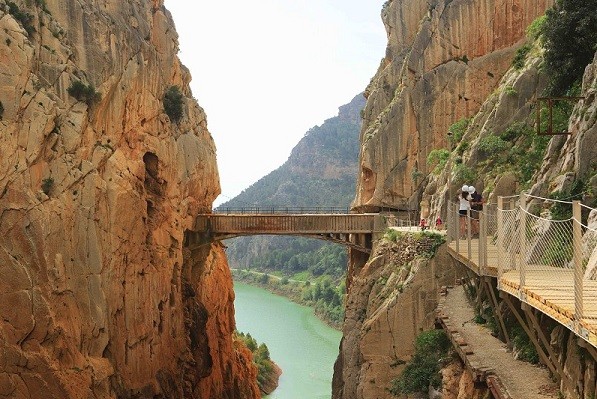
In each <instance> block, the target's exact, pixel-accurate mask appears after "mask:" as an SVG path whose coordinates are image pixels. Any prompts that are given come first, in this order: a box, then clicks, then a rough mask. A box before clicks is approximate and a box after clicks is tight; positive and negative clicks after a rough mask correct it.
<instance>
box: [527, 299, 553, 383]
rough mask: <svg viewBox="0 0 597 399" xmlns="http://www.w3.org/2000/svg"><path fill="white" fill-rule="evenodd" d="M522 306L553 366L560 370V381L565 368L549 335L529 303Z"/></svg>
mask: <svg viewBox="0 0 597 399" xmlns="http://www.w3.org/2000/svg"><path fill="white" fill-rule="evenodd" d="M521 307H522V310H523V311H524V313H525V315H526V317H527V320H529V321H530V322H531V324H532V326H533V330H534V331H535V333H537V336H538V337H539V339H540V340H541V343H542V344H543V347H544V348H545V350H547V354H548V358H549V359H550V361H551V362H552V364H553V366H554V367H555V368H556V369H557V370H558V374H557V375H556V378H557V379H558V381H559V380H560V379H561V377H562V376H563V375H564V370H563V368H562V365H561V364H560V362H558V357H557V355H556V354H555V352H554V351H553V348H552V347H551V345H550V343H549V341H548V340H547V337H546V336H545V334H544V333H543V330H542V329H541V325H540V324H539V320H537V316H535V313H533V308H531V307H530V306H529V305H527V304H525V303H523V304H522V306H521Z"/></svg>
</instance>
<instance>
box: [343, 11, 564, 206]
mask: <svg viewBox="0 0 597 399" xmlns="http://www.w3.org/2000/svg"><path fill="white" fill-rule="evenodd" d="M552 3H553V1H552V0H474V1H473V0H462V1H451V0H434V1H406V0H389V1H388V2H387V3H386V4H385V6H384V9H383V11H382V19H383V21H384V24H385V26H386V30H387V32H388V46H387V49H386V55H385V58H384V59H383V60H382V63H381V65H380V67H379V69H378V71H377V74H376V75H375V77H374V78H373V79H372V82H371V84H370V85H369V87H368V88H367V90H366V95H367V96H368V99H367V106H366V107H365V110H364V121H363V129H362V130H361V142H362V149H361V155H360V177H359V179H358V182H357V193H356V197H355V201H354V205H355V206H356V207H358V208H362V209H371V208H375V207H377V206H381V205H385V206H393V207H396V208H398V207H400V208H403V209H404V208H406V207H409V208H410V209H418V208H417V206H418V201H419V199H420V194H421V192H422V191H423V189H424V186H423V185H422V184H423V179H422V178H421V176H426V175H427V174H428V172H429V171H428V170H427V169H428V166H427V162H426V160H427V155H428V154H429V153H430V152H431V151H432V150H433V149H437V148H448V143H447V134H446V133H447V131H448V128H449V126H450V125H451V124H453V123H454V122H455V121H457V120H459V119H461V118H464V117H470V116H472V115H474V114H475V113H476V112H477V111H478V110H479V108H480V107H481V105H482V104H483V102H484V101H485V99H486V98H487V97H488V95H489V94H490V93H491V92H492V91H493V90H494V89H495V88H496V87H497V85H498V82H499V81H500V79H501V78H502V76H503V74H504V73H505V72H506V71H507V70H508V69H509V68H510V65H511V60H512V58H513V56H514V53H515V51H516V49H517V48H518V47H519V46H520V44H521V43H522V41H523V39H524V37H525V29H526V27H527V26H528V25H529V24H530V23H531V22H532V21H533V20H534V19H535V18H536V17H537V16H540V15H543V13H544V12H545V10H546V9H547V8H548V7H549V6H551V4H552ZM417 176H418V178H417Z"/></svg>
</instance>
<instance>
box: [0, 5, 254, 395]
mask: <svg viewBox="0 0 597 399" xmlns="http://www.w3.org/2000/svg"><path fill="white" fill-rule="evenodd" d="M16 3H17V6H18V7H19V8H20V10H21V11H22V12H27V13H29V14H31V16H32V19H31V22H30V23H27V22H26V21H23V20H18V19H17V18H16V17H15V15H16V13H15V12H14V10H11V11H10V12H5V11H0V28H1V29H0V65H1V66H0V74H1V76H2V78H1V79H0V101H2V108H3V109H4V112H3V113H2V120H0V133H1V134H0V316H1V317H0V397H11V398H13V397H14V398H88V397H96V398H116V397H123V398H147V397H163V398H166V397H172V398H180V397H185V398H258V397H259V391H258V388H257V385H256V383H255V375H256V370H255V369H254V367H253V366H252V363H251V356H250V353H249V352H247V351H246V350H245V348H242V347H238V346H237V345H235V344H234V343H233V340H232V332H233V330H234V328H235V325H234V307H233V299H234V293H233V291H232V280H231V277H230V274H229V272H228V268H227V265H226V260H225V256H224V252H223V250H222V248H220V247H219V246H217V245H214V246H207V247H205V248H203V249H201V250H200V251H194V252H191V251H188V250H186V251H185V250H184V248H183V241H184V232H185V230H186V229H190V228H191V227H192V225H193V222H194V215H195V214H196V213H197V212H199V211H205V210H209V209H211V204H212V202H213V200H214V199H215V197H216V196H217V195H218V193H219V190H220V188H219V177H218V172H217V165H216V158H215V146H214V143H213V140H212V137H211V135H210V134H209V132H208V130H207V122H206V116H205V114H204V112H203V110H202V109H201V108H200V107H199V106H198V105H197V103H196V101H195V100H194V99H193V98H192V95H191V93H190V89H189V86H188V83H189V81H190V76H189V74H188V71H187V70H186V69H185V68H184V67H183V66H182V65H181V64H180V62H179V60H178V58H177V56H176V53H177V51H178V44H177V36H176V31H175V29H174V24H173V22H172V18H171V16H170V14H169V13H168V11H167V10H166V9H165V8H164V6H163V2H162V1H161V0H154V1H151V2H150V1H140V2H122V1H116V0H108V1H103V2H96V1H91V0H78V1H75V0H65V1H60V2H46V3H47V6H43V7H42V6H37V7H36V6H29V7H28V6H27V5H26V2H25V1H17V2H16ZM24 23H25V25H23V24H24ZM77 81H80V82H82V83H83V84H85V85H86V86H87V85H88V86H89V87H92V88H93V89H94V90H95V91H97V92H99V93H100V94H99V95H98V96H96V97H95V99H93V100H85V99H82V98H80V97H79V99H77V98H75V96H74V94H73V93H72V89H71V90H70V91H69V88H72V87H73V83H75V82H77ZM171 86H178V87H179V88H180V91H181V93H182V94H183V99H182V104H181V105H182V111H183V117H182V119H181V120H180V121H179V122H178V123H173V122H172V121H171V120H170V119H169V118H168V116H167V115H166V113H165V112H164V105H163V103H162V99H163V96H164V93H165V92H166V90H167V89H168V88H169V87H171Z"/></svg>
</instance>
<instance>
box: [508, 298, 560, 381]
mask: <svg viewBox="0 0 597 399" xmlns="http://www.w3.org/2000/svg"><path fill="white" fill-rule="evenodd" d="M504 301H505V302H506V304H507V305H508V307H509V308H510V310H511V311H512V314H514V316H515V317H516V320H518V323H519V324H520V326H521V327H522V328H523V329H524V332H526V333H527V336H528V337H529V339H530V340H531V342H532V343H533V345H534V346H535V349H536V350H537V354H538V355H539V358H540V359H541V361H542V362H543V364H545V365H546V366H547V368H549V370H550V371H551V374H553V375H555V374H556V369H555V367H554V366H553V364H551V361H550V360H549V358H548V357H547V354H546V353H545V351H544V350H543V348H542V347H541V345H540V344H539V341H537V338H536V337H535V335H534V334H533V332H532V331H531V330H530V328H529V326H527V323H526V322H525V320H524V319H523V318H522V316H521V315H520V313H518V309H516V307H515V306H514V304H513V303H512V301H511V299H510V296H506V297H505V298H504Z"/></svg>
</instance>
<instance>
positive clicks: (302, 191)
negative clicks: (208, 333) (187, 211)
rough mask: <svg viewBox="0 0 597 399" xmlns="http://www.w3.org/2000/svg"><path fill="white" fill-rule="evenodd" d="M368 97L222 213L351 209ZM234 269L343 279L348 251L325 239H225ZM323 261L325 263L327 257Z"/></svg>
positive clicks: (313, 133)
mask: <svg viewBox="0 0 597 399" xmlns="http://www.w3.org/2000/svg"><path fill="white" fill-rule="evenodd" d="M364 106H365V98H364V96H363V94H362V93H361V94H358V95H357V96H355V97H354V98H353V99H352V101H351V102H350V103H348V104H346V105H343V106H341V107H340V108H339V112H338V115H337V116H335V117H333V118H330V119H327V120H326V121H325V122H324V123H323V124H322V125H321V126H315V127H313V128H311V129H310V130H309V131H308V132H307V133H305V136H304V137H303V138H302V139H301V140H300V142H299V143H298V144H297V145H296V147H295V148H294V149H293V150H292V152H291V154H290V157H289V158H288V160H287V161H286V162H285V163H284V164H283V165H282V166H280V167H279V168H278V169H276V170H274V171H273V172H271V173H269V174H268V175H267V176H265V177H263V178H261V179H260V180H259V181H257V182H256V183H254V184H253V185H251V186H250V187H249V188H247V189H246V190H244V191H243V192H242V193H240V194H239V195H238V196H236V197H235V198H233V199H231V200H230V201H228V202H225V203H223V204H221V205H220V206H219V207H218V209H224V208H239V207H246V206H288V207H300V206H304V207H317V206H325V207H328V206H330V207H331V206H333V207H346V208H348V207H349V206H350V203H351V201H352V200H353V199H354V193H355V187H356V177H357V164H358V155H359V147H360V143H359V131H360V128H361V116H360V114H361V110H362V109H363V107H364ZM226 245H227V246H228V248H227V250H226V254H227V256H228V262H229V264H230V266H231V267H232V268H247V267H251V268H254V269H260V270H266V271H274V270H283V271H284V272H285V274H287V275H294V274H295V273H298V272H302V271H305V270H310V271H311V272H312V273H313V274H315V275H321V274H331V275H332V276H334V277H339V276H341V275H342V274H343V272H344V270H345V268H346V249H345V248H343V247H339V246H337V245H333V244H332V245H330V244H325V243H324V242H323V241H319V240H314V239H310V240H309V239H303V238H293V237H272V236H251V237H240V238H234V239H230V240H227V241H226ZM322 258H323V259H322Z"/></svg>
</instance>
